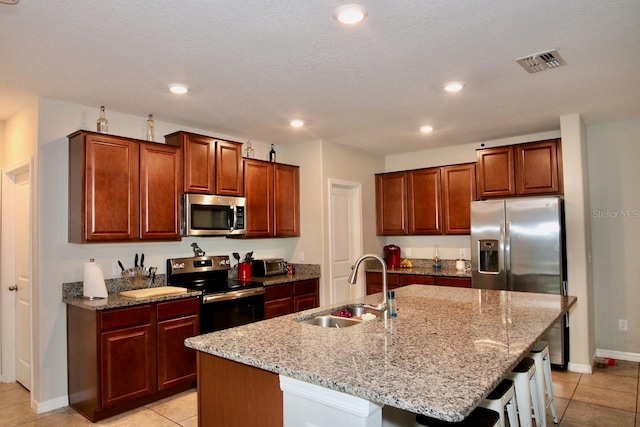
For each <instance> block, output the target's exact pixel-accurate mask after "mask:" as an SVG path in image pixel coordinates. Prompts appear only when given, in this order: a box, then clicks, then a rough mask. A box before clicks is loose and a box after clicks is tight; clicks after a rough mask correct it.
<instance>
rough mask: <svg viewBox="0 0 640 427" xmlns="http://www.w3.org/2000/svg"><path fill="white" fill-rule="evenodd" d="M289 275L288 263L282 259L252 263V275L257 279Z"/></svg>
mask: <svg viewBox="0 0 640 427" xmlns="http://www.w3.org/2000/svg"><path fill="white" fill-rule="evenodd" d="M278 274H287V263H286V262H285V261H284V259H282V258H267V259H254V260H253V261H251V275H252V276H255V277H267V276H276V275H278Z"/></svg>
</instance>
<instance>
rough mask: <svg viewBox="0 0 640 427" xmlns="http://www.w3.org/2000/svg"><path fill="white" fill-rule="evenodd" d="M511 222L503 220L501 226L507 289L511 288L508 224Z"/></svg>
mask: <svg viewBox="0 0 640 427" xmlns="http://www.w3.org/2000/svg"><path fill="white" fill-rule="evenodd" d="M510 225H511V223H509V222H504V223H502V226H501V234H502V235H501V236H500V238H501V240H502V242H503V246H504V251H503V253H504V272H505V280H506V282H507V283H506V284H507V290H508V291H510V290H512V286H511V236H510V230H509V226H510Z"/></svg>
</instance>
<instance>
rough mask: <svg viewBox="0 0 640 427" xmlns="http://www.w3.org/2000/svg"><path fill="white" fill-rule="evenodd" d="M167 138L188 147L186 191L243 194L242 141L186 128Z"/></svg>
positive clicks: (167, 142) (185, 174)
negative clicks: (196, 132)
mask: <svg viewBox="0 0 640 427" xmlns="http://www.w3.org/2000/svg"><path fill="white" fill-rule="evenodd" d="M164 138H165V142H166V144H167V145H172V146H177V147H182V149H183V150H184V162H183V167H184V192H185V193H200V194H217V195H221V196H242V195H243V191H244V189H243V176H242V143H240V142H235V141H227V140H224V139H219V138H213V137H210V136H205V135H198V134H195V133H190V132H184V131H179V132H174V133H172V134H169V135H166V136H165V137H164Z"/></svg>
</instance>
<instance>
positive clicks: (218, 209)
mask: <svg viewBox="0 0 640 427" xmlns="http://www.w3.org/2000/svg"><path fill="white" fill-rule="evenodd" d="M245 200H246V199H245V198H244V197H230V196H210V195H206V194H190V193H187V194H184V195H183V196H182V200H181V202H182V203H181V205H182V221H181V227H180V228H181V232H182V235H183V236H234V235H242V234H246V232H247V230H246V228H245V226H246V223H247V217H246V212H245Z"/></svg>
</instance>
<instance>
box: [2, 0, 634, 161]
mask: <svg viewBox="0 0 640 427" xmlns="http://www.w3.org/2000/svg"><path fill="white" fill-rule="evenodd" d="M347 2H348V1H347ZM341 4H343V3H341V2H339V1H336V0H322V1H318V0H277V1H276V0H273V1H265V0H263V1H260V0H247V1H222V0H191V1H184V0H183V1H178V0H140V1H135V2H134V1H130V0H110V1H104V0H100V1H98V0H64V1H45V0H21V1H20V3H19V4H17V5H14V6H9V5H3V4H0V120H6V119H7V118H9V117H11V116H12V114H14V113H15V112H16V111H17V110H18V109H19V108H20V107H21V106H22V105H24V103H25V102H26V101H27V100H28V99H30V97H33V96H44V97H49V98H54V99H59V100H64V101H69V102H74V103H80V104H85V105H90V106H95V107H96V108H98V107H99V106H100V105H105V106H106V108H107V112H108V111H109V110H112V111H119V112H123V113H129V114H133V115H139V116H141V117H146V115H147V114H148V113H153V114H154V116H155V117H156V119H157V120H161V121H166V122H171V123H179V124H182V125H184V126H192V127H196V128H201V129H205V130H210V131H211V134H212V135H215V133H216V132H218V133H224V134H228V135H236V136H238V138H245V139H251V140H255V141H262V142H269V143H276V144H285V143H286V144H290V143H300V142H307V141H310V140H318V139H322V140H324V141H330V142H336V143H340V144H347V145H352V146H354V147H358V148H361V149H363V150H367V151H371V152H375V153H380V154H383V155H387V154H394V153H403V152H411V151H416V150H422V149H426V148H435V147H443V146H447V145H456V144H465V143H473V142H479V141H486V140H492V139H498V138H503V137H510V136H515V135H522V134H528V133H535V132H542V131H548V130H557V129H559V117H560V116H562V115H565V114H572V113H580V114H581V115H582V117H583V119H584V121H585V122H586V123H587V124H588V125H589V124H594V123H602V122H607V121H617V120H626V119H633V118H638V117H640V1H638V0H615V1H607V0H562V1H558V0H517V1H506V0H505V1H500V0H493V1H488V0H475V1H472V0H467V1H462V0H430V1H427V0H398V1H389V0H362V1H361V4H363V5H365V6H366V7H367V9H368V11H369V16H368V18H367V19H366V21H364V23H362V24H361V25H360V26H357V27H345V26H343V25H341V24H339V23H338V22H337V21H336V20H335V19H334V18H333V16H332V15H333V10H334V9H335V8H336V7H337V6H339V5H341ZM551 49H558V50H559V52H560V54H561V55H562V57H563V58H564V59H565V60H566V61H567V63H568V65H567V66H564V67H561V68H557V69H552V70H547V71H544V72H542V73H537V74H528V73H527V72H526V71H525V70H524V69H522V68H521V67H520V66H519V65H518V64H517V63H516V62H515V59H517V58H520V57H523V56H526V55H529V54H534V53H538V52H542V51H547V50H551ZM450 80H460V81H462V82H464V83H465V85H466V87H465V89H464V91H463V92H461V93H458V94H455V95H451V94H447V93H445V92H444V91H443V90H442V85H443V84H444V83H445V82H447V81H450ZM172 82H182V83H185V84H187V85H188V86H190V87H191V91H190V92H189V93H188V94H187V95H185V96H183V97H177V96H175V95H171V94H170V93H169V92H168V91H167V85H168V84H169V83H172ZM293 118H301V119H303V120H304V121H305V122H306V124H307V125H306V126H305V127H304V128H303V129H293V128H291V127H290V126H289V125H288V123H289V120H290V119H293ZM423 124H431V125H433V126H434V128H435V130H434V132H432V133H431V134H428V135H424V134H420V132H419V131H418V128H419V127H420V126H421V125H423Z"/></svg>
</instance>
